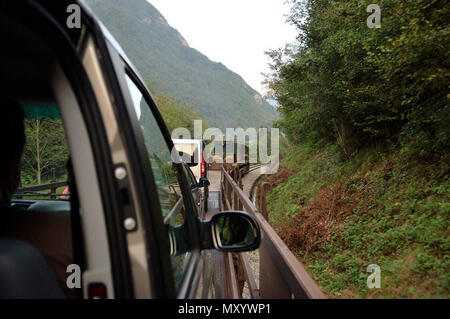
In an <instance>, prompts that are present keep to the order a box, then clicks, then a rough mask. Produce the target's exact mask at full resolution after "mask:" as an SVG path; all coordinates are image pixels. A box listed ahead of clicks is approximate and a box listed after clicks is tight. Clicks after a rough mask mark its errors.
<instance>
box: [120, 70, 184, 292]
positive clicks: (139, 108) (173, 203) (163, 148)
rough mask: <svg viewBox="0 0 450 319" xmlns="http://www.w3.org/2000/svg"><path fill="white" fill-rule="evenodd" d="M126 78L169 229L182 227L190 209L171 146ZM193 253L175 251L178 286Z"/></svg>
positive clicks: (133, 85) (176, 281)
mask: <svg viewBox="0 0 450 319" xmlns="http://www.w3.org/2000/svg"><path fill="white" fill-rule="evenodd" d="M126 79H127V84H128V88H129V91H130V94H131V98H132V100H133V106H134V109H135V111H136V115H137V118H138V121H139V124H140V126H141V132H142V135H143V137H144V143H145V148H146V150H147V153H148V156H149V159H150V165H151V168H152V171H153V177H154V179H155V184H156V187H157V189H158V196H159V202H160V204H161V210H162V211H161V214H162V216H163V219H164V223H165V224H166V225H167V228H168V231H170V230H173V229H179V228H180V227H181V226H183V225H184V223H185V219H186V211H185V206H184V200H183V198H182V195H181V190H180V186H179V184H178V181H177V170H176V166H175V165H174V164H173V162H172V160H171V152H170V149H169V147H168V145H167V143H166V141H165V139H164V136H163V134H162V132H161V130H160V128H159V125H158V123H157V121H156V119H155V117H154V116H153V113H152V112H151V109H150V107H149V105H148V104H147V102H146V100H145V99H144V98H143V95H142V93H141V92H140V91H139V89H138V87H137V86H136V85H135V84H134V82H133V81H132V80H131V79H130V78H129V77H128V76H126ZM190 255H191V253H190V252H185V253H182V254H177V255H171V262H172V268H173V272H174V273H173V275H174V280H175V284H176V287H178V285H179V283H180V282H181V279H182V277H183V274H184V270H185V267H186V265H187V262H188V260H189V257H190Z"/></svg>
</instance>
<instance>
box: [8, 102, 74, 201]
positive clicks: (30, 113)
mask: <svg viewBox="0 0 450 319" xmlns="http://www.w3.org/2000/svg"><path fill="white" fill-rule="evenodd" d="M22 109H23V111H24V127H25V136H26V142H25V147H24V150H23V154H22V158H21V163H20V167H21V178H20V186H19V189H18V190H17V194H16V197H19V198H27V199H32V198H35V199H49V198H51V199H64V200H65V199H68V198H69V189H68V186H67V178H68V174H67V161H68V159H69V150H68V146H67V141H66V135H65V131H64V127H63V123H62V120H61V115H60V113H59V110H58V108H57V107H56V106H54V105H38V104H29V105H23V106H22Z"/></svg>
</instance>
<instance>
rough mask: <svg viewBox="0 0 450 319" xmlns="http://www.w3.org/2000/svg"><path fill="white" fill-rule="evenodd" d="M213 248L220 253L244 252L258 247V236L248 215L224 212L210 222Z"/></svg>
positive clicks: (254, 223) (255, 225) (252, 220)
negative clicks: (220, 251)
mask: <svg viewBox="0 0 450 319" xmlns="http://www.w3.org/2000/svg"><path fill="white" fill-rule="evenodd" d="M211 227H212V237H213V242H214V246H215V247H216V248H217V249H219V250H222V251H246V250H251V249H254V248H253V247H255V246H256V247H257V246H259V240H260V234H259V228H258V227H257V224H256V222H255V221H254V219H253V218H251V216H250V215H247V214H246V213H245V214H242V213H241V212H224V213H220V214H217V215H216V216H214V217H213V218H212V220H211Z"/></svg>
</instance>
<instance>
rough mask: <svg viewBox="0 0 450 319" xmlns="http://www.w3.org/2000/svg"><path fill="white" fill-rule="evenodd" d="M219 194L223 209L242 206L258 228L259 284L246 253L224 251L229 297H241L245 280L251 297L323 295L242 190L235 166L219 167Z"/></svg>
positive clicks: (307, 296)
mask: <svg viewBox="0 0 450 319" xmlns="http://www.w3.org/2000/svg"><path fill="white" fill-rule="evenodd" d="M220 185H221V186H220V187H221V197H222V203H223V208H224V209H225V210H245V211H246V212H248V213H251V214H253V216H254V217H255V218H256V220H257V221H258V222H259V225H260V227H261V232H262V240H261V246H260V248H259V257H260V258H259V267H260V272H259V287H257V285H256V281H255V276H254V274H253V271H252V269H251V267H250V266H249V262H248V259H247V255H246V253H238V254H231V253H227V254H226V255H225V269H226V272H227V292H228V297H229V298H242V293H243V288H244V285H245V283H247V286H248V289H249V292H250V297H251V298H269V299H270V298H274V299H276V298H280V299H281V298H282V299H285V298H288V299H290V298H308V299H313V298H314V299H315V298H319V299H323V298H326V297H325V295H324V294H323V293H322V291H321V290H320V289H319V287H318V286H317V284H316V283H315V282H314V280H313V279H312V278H311V276H310V275H309V274H308V273H307V272H306V270H305V268H304V267H303V265H302V264H301V263H300V262H299V261H298V260H297V258H296V257H295V256H294V255H293V254H292V252H291V251H290V250H289V248H288V247H287V246H286V244H285V243H284V242H283V241H282V240H281V238H280V237H279V236H278V234H277V233H276V232H275V230H274V229H273V228H272V226H270V224H269V223H268V221H267V220H266V218H265V217H264V216H263V215H262V214H261V213H260V212H259V210H258V209H257V207H256V206H255V204H253V202H252V201H251V200H250V199H249V198H248V196H247V195H246V194H245V193H244V191H243V190H242V173H241V171H240V170H239V169H233V170H231V171H226V170H225V168H223V167H222V168H221V182H220Z"/></svg>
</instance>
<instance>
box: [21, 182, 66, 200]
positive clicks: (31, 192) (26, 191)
mask: <svg viewBox="0 0 450 319" xmlns="http://www.w3.org/2000/svg"><path fill="white" fill-rule="evenodd" d="M67 185H68V182H67V181H65V182H56V183H50V184H43V185H37V186H30V187H22V188H19V189H18V190H17V192H16V193H15V194H14V196H15V197H16V198H22V197H23V196H38V197H40V196H43V197H47V196H49V197H50V198H56V197H57V196H67V195H68V194H57V193H56V190H57V189H58V188H59V187H63V186H67ZM47 189H49V190H50V192H49V193H48V192H46V193H39V192H40V191H44V190H47Z"/></svg>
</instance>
